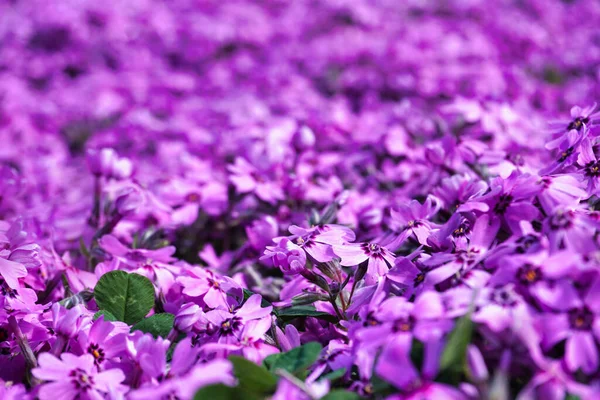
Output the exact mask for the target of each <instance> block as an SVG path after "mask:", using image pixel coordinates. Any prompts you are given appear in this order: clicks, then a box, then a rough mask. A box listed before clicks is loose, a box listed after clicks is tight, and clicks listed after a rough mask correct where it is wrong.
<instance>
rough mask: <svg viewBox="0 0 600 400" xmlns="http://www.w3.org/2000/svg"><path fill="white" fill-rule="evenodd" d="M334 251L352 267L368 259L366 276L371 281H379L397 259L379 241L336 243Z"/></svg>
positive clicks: (345, 264)
mask: <svg viewBox="0 0 600 400" xmlns="http://www.w3.org/2000/svg"><path fill="white" fill-rule="evenodd" d="M333 251H334V253H335V254H336V255H338V256H339V257H340V258H341V260H340V264H341V265H343V266H347V267H351V266H354V265H359V264H360V263H363V262H365V261H367V260H368V264H367V273H366V277H367V280H369V281H377V280H378V279H379V277H381V276H384V275H385V274H386V273H387V271H388V270H389V269H390V267H391V266H392V265H394V260H395V259H396V257H395V256H394V254H393V253H392V252H391V251H389V250H388V249H387V248H385V247H383V246H381V245H379V244H377V243H347V244H344V245H335V246H333Z"/></svg>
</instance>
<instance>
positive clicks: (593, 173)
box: [585, 161, 600, 178]
mask: <svg viewBox="0 0 600 400" xmlns="http://www.w3.org/2000/svg"><path fill="white" fill-rule="evenodd" d="M585 175H586V176H589V177H594V178H597V177H598V176H600V162H598V161H596V162H590V163H588V164H587V165H586V166H585Z"/></svg>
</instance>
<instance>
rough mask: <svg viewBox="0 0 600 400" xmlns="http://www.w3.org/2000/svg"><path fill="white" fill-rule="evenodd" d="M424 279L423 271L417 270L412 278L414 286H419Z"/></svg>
mask: <svg viewBox="0 0 600 400" xmlns="http://www.w3.org/2000/svg"><path fill="white" fill-rule="evenodd" d="M424 280H425V274H424V273H423V272H419V273H418V274H417V276H415V279H414V287H417V286H419V285H420V284H421V283H423V281H424Z"/></svg>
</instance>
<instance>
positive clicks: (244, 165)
mask: <svg viewBox="0 0 600 400" xmlns="http://www.w3.org/2000/svg"><path fill="white" fill-rule="evenodd" d="M228 169H229V171H230V172H231V175H230V177H229V179H230V180H231V182H232V183H233V184H234V185H235V187H236V189H237V191H238V192H239V193H255V194H256V196H257V197H258V198H259V199H261V200H263V201H266V202H267V203H271V204H275V203H276V202H277V201H278V200H282V199H283V191H282V190H281V187H280V186H279V185H277V184H276V183H275V182H271V181H270V180H268V178H267V177H266V176H265V175H264V174H262V173H261V172H260V171H259V170H258V169H257V168H256V167H254V166H253V165H251V164H250V163H249V162H248V161H246V160H245V159H244V158H242V157H237V158H236V159H235V162H234V163H233V164H232V165H230V166H229V168H228Z"/></svg>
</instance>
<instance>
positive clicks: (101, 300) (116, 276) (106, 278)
mask: <svg viewBox="0 0 600 400" xmlns="http://www.w3.org/2000/svg"><path fill="white" fill-rule="evenodd" d="M94 297H95V299H96V303H97V304H98V307H99V308H100V309H102V310H106V311H108V312H110V313H111V314H112V315H114V316H115V317H116V318H117V320H118V321H123V322H126V323H127V324H129V325H132V324H135V323H137V322H139V321H141V320H142V319H143V318H144V317H145V316H146V314H148V312H149V311H150V310H151V309H152V307H153V306H154V286H153V285H152V282H150V280H149V279H148V278H146V277H144V276H141V275H138V274H128V273H127V272H124V271H111V272H108V273H106V274H104V275H102V277H101V278H100V280H98V283H97V284H96V287H95V288H94Z"/></svg>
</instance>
